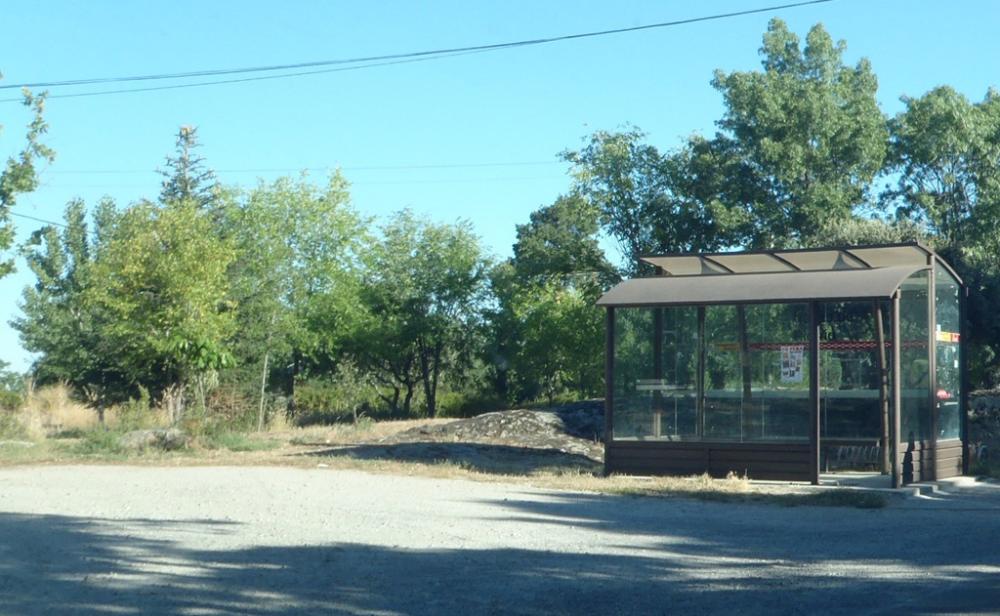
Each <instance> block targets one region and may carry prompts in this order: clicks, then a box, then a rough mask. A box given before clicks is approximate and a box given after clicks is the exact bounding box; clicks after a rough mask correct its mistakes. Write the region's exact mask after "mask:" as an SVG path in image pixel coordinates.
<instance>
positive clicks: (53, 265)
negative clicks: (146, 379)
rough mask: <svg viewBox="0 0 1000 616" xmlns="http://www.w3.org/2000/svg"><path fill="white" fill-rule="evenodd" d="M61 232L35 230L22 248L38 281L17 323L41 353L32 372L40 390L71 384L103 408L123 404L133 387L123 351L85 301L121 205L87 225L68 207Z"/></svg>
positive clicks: (77, 208) (78, 204)
mask: <svg viewBox="0 0 1000 616" xmlns="http://www.w3.org/2000/svg"><path fill="white" fill-rule="evenodd" d="M63 219H64V221H65V224H64V227H63V229H62V231H61V232H60V231H58V230H57V229H56V228H55V227H54V226H52V225H48V226H45V227H43V228H41V229H39V230H37V231H35V232H34V233H33V234H32V235H31V238H30V239H29V240H28V242H27V243H26V244H25V246H24V248H23V251H22V252H23V255H24V258H25V261H26V262H27V264H28V268H29V269H30V270H31V271H32V273H34V275H35V278H36V281H35V283H34V284H33V285H32V286H29V287H27V288H25V290H24V293H23V296H22V301H21V305H20V307H21V311H22V313H23V316H20V317H17V318H15V319H13V320H12V321H11V325H12V326H13V327H14V329H16V330H17V331H18V332H19V333H20V336H21V343H22V344H23V345H24V348H25V349H27V350H29V351H32V352H34V353H37V354H38V355H39V357H38V359H37V360H36V361H35V363H34V365H33V367H32V372H33V374H34V377H35V378H36V379H37V380H38V381H39V382H40V383H51V382H56V381H67V382H69V383H71V384H72V385H73V386H74V387H77V388H79V389H83V388H85V387H86V388H89V390H90V391H91V393H93V394H94V396H95V397H96V399H97V402H98V404H99V405H102V404H104V403H105V402H107V401H109V400H115V399H122V398H124V397H127V396H128V394H129V388H130V386H131V384H130V383H129V382H128V379H126V378H125V376H124V372H123V371H124V367H123V365H122V364H121V362H120V361H119V355H118V353H117V352H116V351H117V349H116V348H115V347H114V346H112V344H111V342H110V340H109V339H108V338H107V336H106V328H107V327H108V326H109V321H108V317H107V315H105V314H104V312H103V311H102V310H101V309H100V308H99V307H98V306H96V305H94V304H93V303H90V302H88V301H86V298H87V293H88V290H89V289H90V288H91V287H92V286H93V285H94V284H100V281H95V279H94V276H93V272H92V271H91V268H92V267H93V263H94V260H95V258H97V256H98V255H99V254H100V253H101V251H102V250H103V249H104V247H105V245H106V240H107V238H108V237H109V236H110V234H111V233H112V229H113V227H114V225H115V223H116V220H117V213H116V208H115V204H114V203H113V202H112V201H110V200H108V199H105V200H103V201H101V202H100V203H99V204H98V206H97V208H96V209H95V210H94V214H93V216H92V221H93V227H90V226H89V225H88V224H87V222H86V207H85V205H84V203H83V202H82V201H73V202H70V203H69V204H68V205H67V206H66V210H65V213H64V216H63Z"/></svg>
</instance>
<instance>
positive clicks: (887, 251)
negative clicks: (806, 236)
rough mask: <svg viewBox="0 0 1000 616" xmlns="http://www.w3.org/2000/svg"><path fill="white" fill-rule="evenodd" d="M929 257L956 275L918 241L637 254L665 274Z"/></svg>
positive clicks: (839, 266) (925, 260) (912, 261)
mask: <svg viewBox="0 0 1000 616" xmlns="http://www.w3.org/2000/svg"><path fill="white" fill-rule="evenodd" d="M931 259H936V260H937V261H938V262H939V263H941V264H942V265H943V266H944V267H945V268H947V269H948V270H949V272H950V273H951V274H952V275H953V276H955V278H956V279H959V278H958V275H957V274H956V273H955V272H954V270H952V269H951V267H950V266H949V265H948V264H947V263H945V261H944V260H942V259H941V258H940V257H938V255H937V254H936V253H935V252H934V251H933V250H931V249H930V248H929V247H927V246H925V245H924V244H922V243H920V242H906V243H901V244H882V245H868V246H847V247H830V248H798V249H787V250H751V251H745V252H716V253H694V254H692V253H686V254H658V255H642V256H640V257H639V260H640V261H642V262H644V263H648V264H650V265H652V266H654V267H656V268H657V271H658V272H662V274H663V275H666V276H704V275H710V274H763V273H767V272H799V271H807V272H820V271H830V270H863V269H874V268H879V267H892V266H898V265H914V266H916V265H925V266H926V265H928V264H929V263H930V262H931ZM959 281H961V280H960V279H959Z"/></svg>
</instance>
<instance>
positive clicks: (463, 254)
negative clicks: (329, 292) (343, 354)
mask: <svg viewBox="0 0 1000 616" xmlns="http://www.w3.org/2000/svg"><path fill="white" fill-rule="evenodd" d="M486 267H487V261H486V259H485V257H484V256H483V254H482V249H481V248H480V246H479V240H478V238H477V237H476V236H475V235H474V234H473V233H472V230H471V227H470V225H469V224H468V223H467V222H459V223H457V224H454V225H449V224H435V223H431V222H428V221H425V220H421V219H419V218H417V217H415V216H414V215H413V214H412V213H410V212H409V211H403V212H400V213H399V214H397V215H396V216H394V217H393V218H392V219H391V220H390V221H389V222H388V223H387V224H386V225H385V226H383V228H382V238H381V240H380V241H379V242H377V243H376V244H374V245H373V246H372V247H371V248H370V250H369V252H368V254H367V264H366V276H365V281H364V282H365V284H364V287H363V289H362V299H363V302H364V305H365V308H366V312H367V320H366V322H365V323H364V324H363V325H362V327H360V328H359V336H358V339H357V342H356V344H355V347H354V348H355V350H356V353H357V355H358V359H359V364H360V365H361V366H363V367H364V369H365V370H369V371H371V372H372V373H373V375H374V376H375V378H376V379H378V380H379V382H380V383H382V384H383V385H386V386H388V387H389V388H391V389H392V391H393V394H392V396H391V397H389V399H387V400H386V401H387V402H389V403H390V404H392V405H393V408H394V409H401V410H404V411H408V410H409V404H410V403H411V402H412V399H413V394H414V393H415V391H414V389H415V388H416V387H417V386H422V393H423V395H424V403H425V404H426V406H427V413H428V415H430V416H431V417H433V416H435V414H436V413H437V392H438V386H439V384H440V381H441V377H442V375H443V374H444V373H445V372H446V371H448V370H452V371H461V370H463V369H465V368H467V367H468V365H469V362H470V361H471V360H470V355H471V353H470V351H471V349H470V346H471V341H472V340H473V338H474V334H475V331H476V328H477V319H478V314H479V310H478V309H479V306H480V304H481V302H482V301H483V299H484V297H483V296H484V290H485V273H486ZM401 394H402V395H403V396H404V398H403V401H402V405H400V395H401Z"/></svg>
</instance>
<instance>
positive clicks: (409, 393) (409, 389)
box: [403, 381, 413, 415]
mask: <svg viewBox="0 0 1000 616" xmlns="http://www.w3.org/2000/svg"><path fill="white" fill-rule="evenodd" d="M412 402H413V383H412V382H410V381H407V383H406V396H405V397H404V398H403V413H405V414H407V415H409V414H410V404H411V403H412Z"/></svg>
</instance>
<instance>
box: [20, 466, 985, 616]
mask: <svg viewBox="0 0 1000 616" xmlns="http://www.w3.org/2000/svg"><path fill="white" fill-rule="evenodd" d="M945 610H948V611H950V612H952V613H955V612H968V613H980V614H982V613H998V612H1000V487H998V486H984V487H981V488H979V489H977V490H975V491H974V492H968V493H964V492H963V493H958V494H952V495H941V496H939V497H938V499H937V500H926V499H910V500H907V501H905V502H904V503H902V504H899V505H894V506H892V507H890V508H887V509H882V510H874V511H865V510H848V509H829V508H808V507H801V508H781V507H774V506H763V505H733V504H717V503H704V502H697V501H690V500H684V499H667V500H660V499H649V498H628V497H610V496H598V495H594V494H582V493H571V492H554V491H551V490H535V489H530V488H525V487H524V486H515V485H507V484H502V483H480V482H472V481H464V480H453V479H440V480H439V479H429V478H421V477H407V476H392V475H374V474H366V473H361V472H353V471H335V470H330V469H315V470H303V469H295V468H269V467H266V468H218V467H215V468H147V467H122V466H101V467H86V466H66V467H26V468H11V469H4V470H0V613H3V614H79V613H102V614H156V613H171V614H254V615H257V614H261V615H263V614H276V613H302V614H324V613H344V614H491V613H497V614H508V613H516V614H549V613H572V614H591V613H593V614H659V613H676V614H702V613H716V612H718V613H722V612H725V613H740V614H784V613H801V614H814V613H822V614H859V613H862V614H867V613H885V614H892V613H899V612H903V611H910V612H917V613H935V612H940V611H945Z"/></svg>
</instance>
